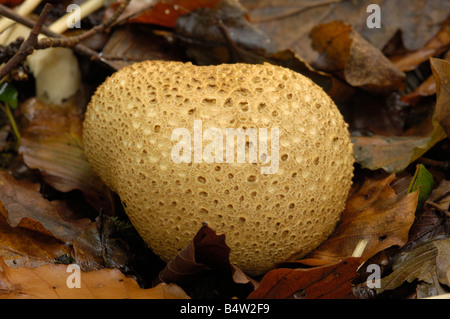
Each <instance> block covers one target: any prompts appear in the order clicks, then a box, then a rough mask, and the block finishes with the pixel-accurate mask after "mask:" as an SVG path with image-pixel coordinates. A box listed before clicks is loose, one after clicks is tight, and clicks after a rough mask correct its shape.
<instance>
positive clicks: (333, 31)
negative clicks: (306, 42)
mask: <svg viewBox="0 0 450 319" xmlns="http://www.w3.org/2000/svg"><path fill="white" fill-rule="evenodd" d="M311 40H312V48H313V49H314V50H316V51H317V52H319V58H318V60H317V61H316V63H315V65H316V66H317V67H318V68H319V69H322V70H325V71H328V72H332V73H335V74H338V75H339V76H340V77H341V78H342V79H343V80H345V81H346V82H347V83H349V84H350V85H351V86H354V87H358V88H361V89H363V90H365V91H368V92H371V93H375V94H387V93H390V92H392V91H394V90H398V89H400V88H402V87H403V86H404V81H405V78H406V76H405V74H404V73H403V72H401V71H400V70H399V69H398V68H397V67H396V66H395V65H394V64H393V63H392V62H391V61H389V59H388V58H386V57H385V56H384V54H383V53H381V51H379V50H378V49H377V48H375V47H373V46H372V45H371V44H370V43H369V42H367V41H366V40H365V39H364V38H363V37H362V36H361V35H360V34H359V33H358V32H356V31H355V30H354V29H353V28H352V27H351V26H349V25H346V24H345V23H343V22H341V21H333V22H329V23H327V24H320V25H318V26H316V27H314V28H313V29H312V30H311Z"/></svg>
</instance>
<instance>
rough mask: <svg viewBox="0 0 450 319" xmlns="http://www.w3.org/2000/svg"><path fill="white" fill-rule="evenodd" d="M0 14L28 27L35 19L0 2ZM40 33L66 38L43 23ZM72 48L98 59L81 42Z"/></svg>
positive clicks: (93, 52)
mask: <svg viewBox="0 0 450 319" xmlns="http://www.w3.org/2000/svg"><path fill="white" fill-rule="evenodd" d="M0 15H1V16H4V17H6V18H8V19H11V20H13V21H15V22H17V23H20V24H22V25H24V26H27V27H29V28H33V27H34V25H35V21H33V20H31V19H29V18H26V17H23V16H21V15H20V14H17V13H16V12H15V11H14V10H11V9H10V8H8V7H6V6H4V5H2V4H0ZM41 33H42V34H45V35H46V36H49V37H52V38H63V39H64V38H66V37H65V36H64V35H62V34H59V33H56V32H53V31H52V30H50V29H49V28H48V27H46V26H45V25H43V26H42V28H41ZM73 49H74V50H75V52H77V53H79V54H82V55H84V56H87V57H90V58H92V59H100V55H99V54H98V53H97V52H96V51H94V50H92V49H90V48H88V47H87V46H85V45H83V44H77V45H76V46H74V47H73Z"/></svg>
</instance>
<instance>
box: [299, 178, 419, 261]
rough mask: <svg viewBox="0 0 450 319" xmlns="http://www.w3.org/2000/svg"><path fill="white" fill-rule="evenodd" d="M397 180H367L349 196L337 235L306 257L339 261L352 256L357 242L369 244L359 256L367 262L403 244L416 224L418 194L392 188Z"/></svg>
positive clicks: (333, 235) (335, 232) (336, 231)
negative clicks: (392, 247)
mask: <svg viewBox="0 0 450 319" xmlns="http://www.w3.org/2000/svg"><path fill="white" fill-rule="evenodd" d="M394 179H395V175H394V174H392V175H390V176H388V177H386V178H381V179H371V178H367V179H366V180H365V181H364V183H363V184H362V185H361V187H360V188H359V189H356V190H354V192H352V193H351V194H350V195H349V197H348V199H347V203H346V207H345V210H344V212H343V213H342V215H341V220H340V221H339V224H338V226H337V228H336V230H335V231H334V233H333V234H332V235H331V236H330V237H329V238H328V240H326V241H325V242H324V243H323V244H322V245H320V246H319V247H318V248H317V249H316V250H314V251H313V252H312V253H311V254H310V255H309V256H307V258H308V259H319V260H325V261H328V262H336V261H339V260H342V259H344V258H348V257H351V256H352V255H353V252H354V251H355V248H356V247H357V245H358V243H359V242H361V241H366V245H365V248H364V249H363V251H362V253H361V255H360V257H361V260H362V261H365V260H367V259H368V258H370V257H372V256H374V255H375V254H376V253H378V252H380V251H382V250H384V249H386V248H388V247H391V246H393V245H398V246H402V245H404V244H405V243H406V242H407V241H408V232H409V229H410V228H411V225H412V224H413V222H414V218H415V215H414V213H415V211H416V206H417V199H418V195H419V192H418V191H416V192H413V193H409V194H406V195H405V194H404V193H403V192H402V193H396V192H395V191H394V189H393V188H392V186H391V184H392V182H393V181H394Z"/></svg>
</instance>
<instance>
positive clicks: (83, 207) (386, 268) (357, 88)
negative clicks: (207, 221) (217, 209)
mask: <svg viewBox="0 0 450 319" xmlns="http://www.w3.org/2000/svg"><path fill="white" fill-rule="evenodd" d="M1 3H2V4H6V3H7V4H8V5H11V6H14V5H17V3H16V2H7V1H6V2H5V1H2V2H1ZM369 4H378V5H379V6H380V7H381V10H382V17H383V18H382V21H383V28H382V29H369V28H367V27H366V24H365V22H366V18H367V15H368V13H367V12H366V8H367V5H369ZM59 7H60V6H59ZM117 7H118V5H117V4H113V5H112V6H111V7H110V8H106V9H105V8H103V9H101V10H100V11H99V12H97V13H96V17H95V18H92V21H94V22H95V23H99V21H100V20H101V19H99V17H106V18H107V17H110V16H111V15H112V14H113V12H114V10H115V9H116V8H117ZM399 8H401V9H399ZM58 10H59V9H58ZM58 10H56V11H55V12H56V13H58ZM38 12H39V10H37V11H36V13H37V14H38ZM449 13H450V6H449V4H448V2H447V1H441V0H440V1H437V2H434V3H433V4H432V3H431V2H430V1H408V2H407V3H406V2H405V1H403V0H398V1H397V0H396V1H382V0H379V1H360V2H352V1H318V2H316V3H312V2H309V1H290V0H282V1H277V2H276V3H274V2H269V1H265V0H258V1H247V0H242V1H232V0H222V1H221V0H196V1H184V0H170V1H157V0H155V1H140V0H134V1H131V3H130V5H129V6H128V7H127V8H126V10H125V11H124V12H123V13H122V14H121V16H120V17H119V19H118V20H117V21H116V24H115V25H114V27H113V28H111V30H108V31H107V32H104V33H102V34H101V35H102V36H101V37H98V38H96V39H95V40H92V42H90V44H91V45H93V47H95V48H96V50H97V51H98V52H100V53H101V54H102V56H103V58H102V59H103V60H95V59H94V60H92V59H90V58H88V57H86V56H84V55H82V54H81V55H79V56H78V59H79V61H80V62H81V63H80V67H81V71H82V74H83V83H82V88H81V91H82V92H81V93H80V94H79V95H78V96H77V98H76V99H70V100H68V101H66V102H65V103H64V105H63V106H54V105H49V104H45V103H44V102H42V101H39V100H37V99H36V97H35V96H34V94H33V92H34V88H33V83H32V82H30V81H29V80H27V79H29V78H30V77H31V75H29V76H28V77H26V76H25V77H23V76H21V77H18V76H17V74H18V73H14V72H13V73H11V77H10V80H9V82H3V84H2V88H3V89H2V91H1V92H3V93H1V94H2V95H1V97H2V98H1V99H0V102H1V103H3V104H2V106H3V105H6V104H8V105H9V106H10V107H11V110H13V111H14V112H13V113H11V114H8V113H7V112H2V114H0V124H1V128H2V130H1V131H0V141H1V143H0V146H1V147H0V150H1V151H2V167H3V168H4V170H3V171H2V172H1V174H0V212H1V216H0V230H1V235H0V297H2V298H18V297H25V298H211V297H214V298H232V297H237V298H241V299H244V298H292V299H302V298H333V299H339V298H367V297H370V298H377V297H381V298H383V297H384V298H385V297H386V296H396V293H397V295H398V294H399V293H403V295H401V296H402V297H411V296H413V297H415V298H425V297H430V296H439V295H443V294H446V293H448V292H449V290H450V288H449V277H450V266H449V265H450V253H449V251H450V250H449V244H448V237H449V234H450V222H449V217H450V213H449V203H450V195H449V193H450V190H449V183H450V182H449V179H450V169H449V167H450V166H449V165H450V164H449V162H450V159H449V156H448V155H449V154H450V144H449V142H448V132H449V123H448V119H449V112H450V108H449V101H448V92H449V90H450V86H449V85H450V84H449V81H448V76H449V74H450V70H449V64H448V63H449V62H448V57H449V52H450V51H449V39H450V37H449V28H448V20H446V19H448V16H449ZM57 18H58V17H55V19H57ZM343 21H344V22H343ZM426 21H433V23H432V24H430V23H426ZM86 43H87V42H86ZM11 50H13V46H12V45H11V46H10V47H5V49H2V50H0V55H2V54H3V53H2V52H5V54H6V53H8V52H9V51H11ZM8 54H9V53H8ZM5 59H7V56H6V55H5ZM147 59H162V60H179V61H192V62H194V63H196V64H204V65H208V64H219V63H234V62H246V63H263V62H269V63H274V64H278V65H283V66H285V67H289V68H291V69H293V70H295V71H297V72H300V73H303V74H305V75H307V76H308V77H310V78H312V79H313V81H315V82H316V83H317V84H319V85H320V86H321V87H322V88H323V89H324V90H325V91H326V92H327V93H328V94H330V96H331V97H332V98H333V99H334V100H335V102H336V103H337V105H338V107H339V108H340V109H341V111H342V113H343V115H344V118H345V119H346V120H347V122H348V123H349V125H350V127H349V128H350V132H351V135H352V140H353V143H354V152H355V159H356V162H357V163H356V164H355V178H354V186H353V189H352V192H351V194H350V195H349V197H348V199H347V204H346V209H345V211H344V212H343V214H342V218H341V221H340V223H339V224H338V226H337V227H336V229H335V231H334V233H333V234H332V235H331V236H330V237H329V239H328V240H327V241H325V242H324V243H323V244H322V245H321V246H319V247H318V248H317V249H316V250H315V251H313V252H312V253H311V254H310V255H309V256H307V257H305V258H304V259H302V260H294V261H292V260H289V261H287V262H286V263H283V264H280V265H278V266H277V267H276V268H275V269H273V270H271V271H269V272H267V273H266V274H265V275H263V276H260V277H258V278H251V277H249V276H247V275H246V274H245V273H243V272H242V271H241V270H240V269H239V268H237V267H236V266H235V265H233V264H232V263H231V262H230V260H229V252H230V249H229V248H228V246H227V244H226V234H216V233H215V231H214V230H213V229H210V228H209V227H208V226H207V225H204V226H203V227H201V228H200V229H199V231H198V233H197V235H196V236H195V237H194V238H193V239H192V241H191V242H190V243H189V244H188V245H187V246H186V247H185V248H184V249H183V250H181V251H180V252H179V254H178V256H176V257H175V258H174V259H173V260H172V261H170V262H169V263H167V264H165V263H163V262H162V261H161V260H160V259H159V258H158V257H157V256H156V255H154V254H153V253H152V252H151V250H150V249H148V247H146V245H145V243H143V241H142V240H141V239H140V237H139V236H138V235H137V233H136V232H135V230H134V229H133V227H132V226H131V224H130V223H129V221H128V219H127V217H126V215H125V214H124V212H123V208H122V207H121V203H120V199H118V198H117V196H116V195H115V194H112V193H110V192H109V191H108V190H107V189H105V187H104V185H103V184H102V183H101V182H100V181H99V180H98V178H97V177H96V176H95V175H94V174H93V172H92V171H91V168H90V166H89V165H88V164H87V162H86V160H85V158H84V154H83V147H82V132H81V123H82V119H83V112H84V108H85V106H86V103H87V100H88V97H89V95H90V94H92V93H93V91H95V88H96V86H98V85H99V84H100V83H101V82H102V81H103V80H104V79H105V78H106V77H107V76H109V75H110V74H111V73H112V72H114V71H115V70H118V69H120V68H122V67H123V66H125V65H128V64H130V63H133V62H136V61H142V60H147ZM92 70H94V72H93V71H92ZM15 72H22V74H23V72H26V69H17V71H15ZM13 74H16V75H14V76H13ZM4 83H7V84H4ZM10 84H11V85H12V86H11V88H12V87H14V89H15V90H12V89H7V88H9V87H10ZM15 92H17V93H18V94H15ZM80 97H81V98H80ZM5 110H6V111H7V109H5ZM11 115H12V116H11ZM14 128H16V129H14ZM16 146H18V147H17V149H15V147H16ZM60 263H63V264H64V263H65V264H69V263H77V264H79V265H80V266H81V271H82V272H83V278H85V279H83V280H85V282H84V283H85V285H86V288H87V290H86V289H84V290H83V289H82V290H80V291H78V293H79V294H77V295H74V294H73V290H71V291H70V292H69V290H68V289H67V285H66V279H67V272H66V268H67V265H61V264H60ZM370 264H374V265H378V266H379V267H380V268H381V269H382V278H381V287H382V288H376V289H372V288H370V287H367V284H366V282H365V281H364V280H365V279H366V278H367V276H368V275H367V274H365V273H364V269H366V268H367V267H366V266H367V265H370ZM36 274H39V278H40V279H36V278H38V277H36ZM50 274H51V275H50ZM32 278H33V279H32ZM132 278H134V279H132ZM30 282H32V283H33V284H32V285H31V284H27V283H30ZM100 283H102V285H99V284H100ZM49 285H51V286H53V287H56V288H55V289H50V290H49V289H47V288H43V287H48V286H49ZM361 291H363V292H364V293H361Z"/></svg>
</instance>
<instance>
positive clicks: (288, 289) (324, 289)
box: [248, 258, 360, 299]
mask: <svg viewBox="0 0 450 319" xmlns="http://www.w3.org/2000/svg"><path fill="white" fill-rule="evenodd" d="M359 265H360V261H359V258H348V259H344V260H342V261H340V262H337V263H334V264H331V265H327V266H323V267H315V268H311V269H288V268H280V269H274V270H271V271H269V272H268V273H267V274H266V275H265V276H264V277H263V279H262V280H261V282H260V284H259V287H258V288H257V289H256V290H255V291H254V292H252V293H251V294H250V295H249V296H248V299H345V298H355V296H354V295H353V294H352V286H351V281H352V280H353V279H354V278H355V277H356V270H357V268H358V267H359Z"/></svg>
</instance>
